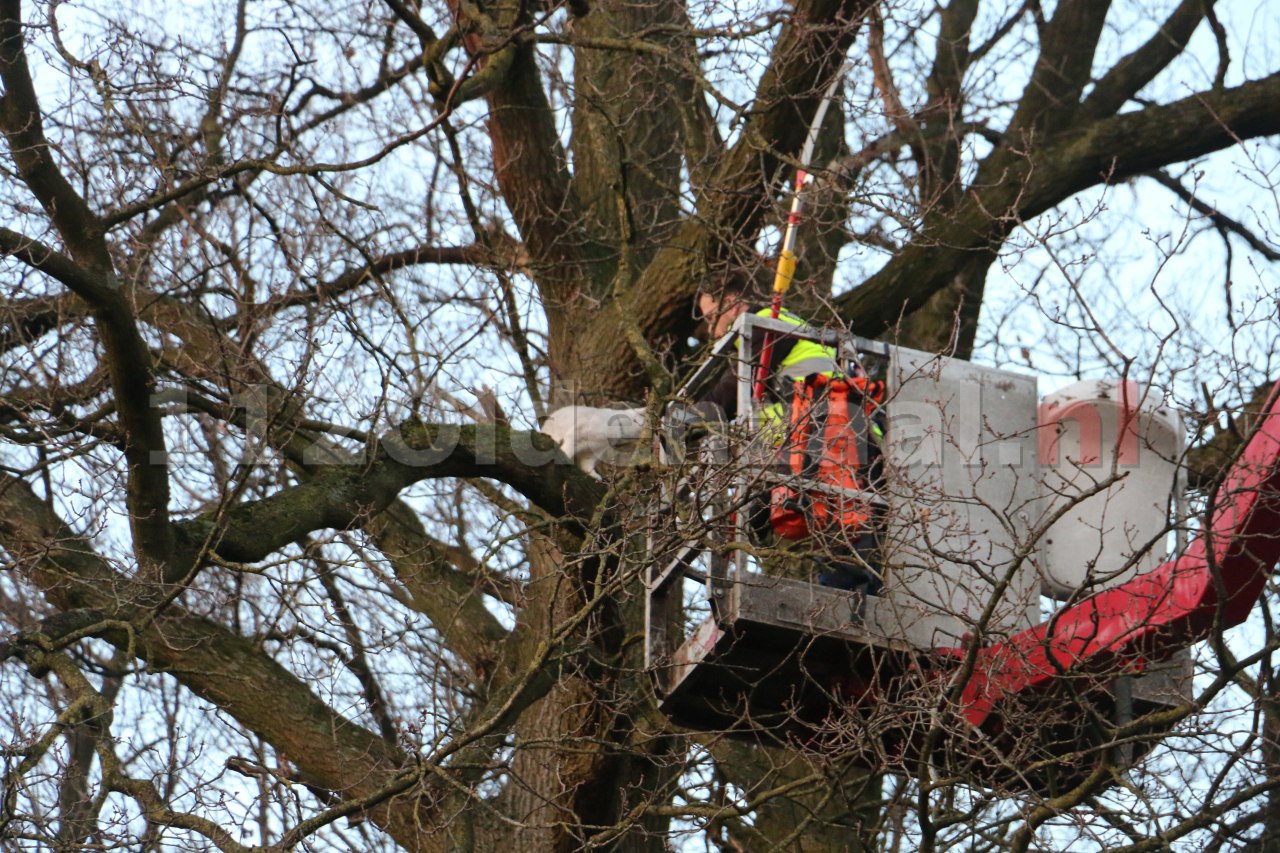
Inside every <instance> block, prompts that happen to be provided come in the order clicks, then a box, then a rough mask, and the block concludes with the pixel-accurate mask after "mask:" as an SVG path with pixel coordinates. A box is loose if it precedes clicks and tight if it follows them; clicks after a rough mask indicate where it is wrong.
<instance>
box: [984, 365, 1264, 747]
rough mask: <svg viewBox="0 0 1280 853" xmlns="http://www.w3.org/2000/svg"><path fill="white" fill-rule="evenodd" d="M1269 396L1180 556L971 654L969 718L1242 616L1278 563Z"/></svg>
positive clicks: (1177, 644)
mask: <svg viewBox="0 0 1280 853" xmlns="http://www.w3.org/2000/svg"><path fill="white" fill-rule="evenodd" d="M1278 393H1280V382H1278V383H1276V386H1275V387H1274V388H1272V389H1271V395H1270V397H1269V398H1268V399H1267V403H1266V405H1265V406H1264V407H1263V409H1262V412H1263V413H1262V415H1261V417H1260V421H1261V422H1260V424H1259V426H1258V429H1257V431H1256V432H1254V434H1253V436H1252V437H1251V438H1250V439H1249V442H1248V443H1247V444H1246V445H1245V448H1244V451H1243V452H1242V453H1241V455H1240V457H1239V459H1237V461H1236V463H1235V464H1234V465H1233V466H1232V467H1231V470H1230V471H1229V472H1228V473H1227V476H1226V478H1225V479H1224V480H1223V483H1222V485H1221V487H1220V488H1219V489H1218V491H1217V493H1216V499H1215V501H1214V504H1213V507H1212V512H1211V515H1210V518H1211V522H1210V524H1209V525H1208V527H1207V528H1206V529H1204V530H1202V531H1201V533H1200V535H1199V536H1197V537H1196V539H1195V541H1194V542H1192V543H1191V546H1190V547H1189V548H1187V550H1186V553H1184V554H1183V555H1182V556H1180V557H1178V558H1176V559H1174V560H1170V561H1169V562H1167V563H1163V564H1162V565H1160V566H1159V567H1157V568H1155V569H1153V570H1152V571H1150V572H1147V573H1146V574H1143V575H1139V576H1138V577H1135V578H1134V579H1132V580H1130V581H1129V582H1127V583H1124V584H1122V585H1120V586H1118V587H1116V588H1114V589H1109V590H1105V591H1103V592H1100V593H1098V594H1096V595H1093V596H1091V597H1089V598H1087V599H1085V600H1084V601H1081V602H1079V603H1078V604H1075V605H1073V606H1071V607H1068V608H1065V609H1064V610H1062V611H1060V612H1059V613H1057V614H1055V615H1054V616H1053V617H1052V618H1051V619H1049V620H1048V621H1047V622H1044V623H1042V624H1040V625H1037V626H1036V627H1034V628H1029V629H1028V630H1026V631H1023V632H1021V633H1019V634H1016V635H1014V636H1013V637H1011V638H1009V640H1008V641H1006V642H1003V643H1000V644H998V645H995V646H991V647H989V648H984V649H982V650H980V651H979V654H978V661H977V666H976V667H975V670H974V673H973V675H972V677H971V678H970V680H969V682H968V685H967V686H966V688H965V690H964V693H963V695H962V699H961V705H962V708H963V712H964V715H965V717H966V718H967V719H968V721H969V722H970V723H972V724H973V725H975V726H978V725H982V724H983V723H984V722H987V721H988V720H989V719H990V718H991V717H992V715H993V714H994V713H995V711H996V708H997V706H998V704H999V703H1000V701H1001V700H1002V699H1005V698H1012V697H1015V696H1018V695H1027V694H1031V693H1034V692H1037V691H1039V690H1042V689H1044V688H1046V687H1048V686H1049V684H1050V683H1051V682H1052V681H1053V679H1055V678H1058V677H1061V676H1062V675H1064V674H1071V675H1087V674H1095V673H1097V674H1100V673H1106V672H1114V670H1115V669H1116V668H1117V667H1118V666H1128V667H1130V668H1132V669H1140V668H1141V667H1142V665H1143V664H1144V663H1145V662H1146V661H1156V660H1161V659H1164V658H1167V657H1169V656H1170V655H1171V654H1173V653H1174V652H1175V651H1177V650H1179V649H1183V648H1186V647H1187V646H1189V645H1191V644H1192V643H1194V642H1196V641H1197V640H1200V639H1203V638H1204V637H1205V636H1207V635H1208V634H1209V632H1210V631H1211V630H1212V629H1214V628H1219V629H1223V628H1229V627H1231V626H1233V625H1238V624H1240V623H1241V622H1243V621H1244V619H1245V617H1246V616H1248V614H1249V611H1250V610H1251V609H1252V608H1253V605H1254V603H1255V602H1256V601H1257V600H1258V597H1259V596H1260V595H1261V594H1262V590H1263V587H1264V586H1265V585H1266V581H1267V577H1268V575H1270V573H1271V570H1272V568H1273V567H1274V566H1275V564H1276V562H1277V561H1278V560H1280V412H1276V411H1274V406H1275V404H1276V398H1277V394H1278Z"/></svg>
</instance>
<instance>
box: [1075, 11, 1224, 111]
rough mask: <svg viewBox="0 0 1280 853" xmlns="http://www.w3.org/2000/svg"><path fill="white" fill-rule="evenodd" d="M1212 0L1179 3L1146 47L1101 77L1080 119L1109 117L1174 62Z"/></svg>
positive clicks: (1086, 101)
mask: <svg viewBox="0 0 1280 853" xmlns="http://www.w3.org/2000/svg"><path fill="white" fill-rule="evenodd" d="M1213 4H1214V0H1182V2H1181V3H1179V4H1178V8H1176V9H1174V10H1173V14H1171V15H1170V16H1169V17H1168V19H1167V20H1166V21H1165V22H1164V24H1162V25H1161V27H1160V29H1159V30H1158V31H1157V32H1156V34H1155V35H1153V36H1152V37H1151V38H1150V39H1149V40H1148V41H1147V43H1146V44H1144V45H1142V46H1141V47H1139V48H1138V49H1137V50H1135V51H1133V52H1132V53H1130V54H1129V55H1128V56H1125V57H1124V58H1123V59H1121V60H1120V61H1119V62H1117V63H1116V64H1115V67H1113V68H1112V69H1111V70H1110V71H1108V72H1107V73H1106V74H1104V75H1103V76H1102V79H1101V80H1099V81H1098V83H1097V85H1095V86H1094V87H1093V91H1092V92H1090V93H1089V97H1087V98H1085V100H1084V104H1083V106H1082V108H1081V118H1087V119H1095V118H1103V117H1105V116H1109V115H1112V114H1114V113H1115V112H1116V110H1118V109H1120V108H1121V107H1122V106H1124V105H1125V103H1126V102H1127V101H1128V100H1129V99H1130V98H1132V97H1133V96H1134V95H1136V94H1138V91H1139V90H1141V89H1142V87H1143V86H1145V85H1147V84H1148V83H1150V82H1151V81H1152V80H1154V79H1155V77H1156V75H1157V74H1159V73H1160V72H1161V71H1163V70H1164V69H1165V68H1166V67H1167V66H1168V65H1169V63H1170V62H1172V61H1173V60H1174V59H1176V58H1177V57H1178V56H1179V55H1180V54H1181V53H1182V51H1183V50H1184V49H1185V48H1186V46H1187V42H1188V41H1190V40H1191V34H1192V33H1194V32H1195V31H1196V28H1197V27H1198V26H1199V25H1200V22H1201V21H1202V20H1204V17H1205V15H1206V14H1207V13H1208V12H1209V10H1210V9H1212V8H1213Z"/></svg>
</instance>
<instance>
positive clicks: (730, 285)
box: [698, 271, 751, 340]
mask: <svg viewBox="0 0 1280 853" xmlns="http://www.w3.org/2000/svg"><path fill="white" fill-rule="evenodd" d="M749 283H750V282H749V281H748V279H747V276H746V274H745V273H742V272H737V271H735V272H729V273H725V274H723V275H720V276H718V277H716V278H714V279H711V280H709V281H708V282H707V284H705V285H703V287H702V288H701V289H699V291H698V316H699V317H701V318H702V319H703V320H705V321H706V324H707V332H708V334H710V336H711V339H712V340H716V339H717V338H719V337H720V336H721V335H723V334H725V333H726V332H728V331H729V329H730V328H731V327H732V326H733V321H734V320H737V319H738V318H739V317H741V316H742V315H743V314H745V313H746V312H747V311H748V310H750V308H751V303H750V302H749V300H748V295H747V293H748V290H749V288H748V285H749Z"/></svg>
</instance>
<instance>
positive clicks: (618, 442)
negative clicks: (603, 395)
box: [542, 406, 644, 480]
mask: <svg viewBox="0 0 1280 853" xmlns="http://www.w3.org/2000/svg"><path fill="white" fill-rule="evenodd" d="M542 431H543V432H545V433H546V434H547V435H549V436H551V437H552V438H553V439H555V441H556V443H557V444H559V445H560V447H561V449H562V450H564V453H565V455H566V456H568V457H569V458H570V459H572V460H573V464H575V465H577V466H578V467H579V468H581V469H582V470H583V471H585V472H587V473H588V474H590V475H591V476H592V477H595V478H596V479H597V480H599V479H600V475H599V474H597V473H596V466H597V465H599V464H600V463H601V462H603V463H604V464H606V465H612V466H615V467H625V466H627V465H630V464H631V459H632V457H633V456H634V455H635V452H636V450H637V449H638V448H639V444H640V436H641V434H642V433H643V432H644V409H643V408H635V409H600V408H597V407H595V406H565V407H564V408H563V409H556V410H555V411H554V412H552V413H551V414H549V415H547V419H546V421H544V422H543V424H542Z"/></svg>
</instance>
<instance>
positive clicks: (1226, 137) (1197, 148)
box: [837, 74, 1280, 336]
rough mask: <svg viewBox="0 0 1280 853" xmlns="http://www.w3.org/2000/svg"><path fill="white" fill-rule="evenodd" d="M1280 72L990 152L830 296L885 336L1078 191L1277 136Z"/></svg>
mask: <svg viewBox="0 0 1280 853" xmlns="http://www.w3.org/2000/svg"><path fill="white" fill-rule="evenodd" d="M1277 99H1280V74H1273V75H1271V76H1269V77H1265V78H1263V79H1261V80H1255V81H1252V82H1249V83H1245V84H1244V85H1242V86H1238V87H1236V88H1233V89H1227V90H1225V91H1222V92H1207V93H1200V94H1196V95H1192V96H1191V97H1188V98H1184V99H1182V100H1180V101H1175V102H1174V103H1171V104H1167V105H1163V106H1155V107H1148V108H1147V109H1144V110H1140V111H1138V112H1133V113H1125V114H1123V115H1119V116H1115V117H1113V118H1109V119H1104V120H1100V121H1096V122H1092V123H1089V124H1085V125H1082V126H1080V127H1079V128H1077V129H1074V130H1072V131H1071V132H1068V133H1062V134H1059V135H1058V136H1057V137H1055V138H1053V139H1052V140H1048V141H1046V144H1045V145H1044V146H1042V147H1038V148H1034V149H1031V150H1029V151H1026V152H1022V153H1019V154H1015V153H1014V152H1010V151H1007V150H1004V149H1001V150H998V151H996V152H994V153H993V154H992V155H991V156H990V157H989V158H988V159H987V160H986V161H985V162H984V163H983V165H982V166H981V168H980V170H979V173H978V177H977V178H976V179H975V181H974V185H973V188H972V189H970V190H969V192H968V193H966V195H965V197H964V199H963V200H962V201H961V203H960V204H959V205H958V206H957V207H956V208H955V209H954V210H952V211H949V212H948V213H947V214H946V215H945V216H943V215H941V214H939V215H937V216H935V217H934V218H933V219H932V220H930V221H928V222H927V223H926V227H925V229H924V230H923V232H922V233H921V234H920V236H919V237H917V238H916V239H914V240H913V241H912V242H911V243H910V244H908V245H907V246H906V247H904V248H903V249H902V250H901V251H899V252H898V254H897V255H895V256H894V258H893V259H892V260H890V261H889V263H888V264H886V265H885V266H884V267H883V268H882V269H881V270H880V271H879V272H877V273H876V274H875V275H873V276H872V277H871V278H869V279H868V280H867V281H866V282H865V283H863V284H862V285H861V286H859V287H857V288H855V289H854V290H852V291H850V292H849V293H847V294H845V295H844V296H842V297H840V298H839V299H838V300H837V304H838V307H839V311H840V314H841V316H843V317H845V318H846V319H847V320H848V321H849V323H850V324H851V326H852V328H853V330H854V331H855V332H857V333H859V334H863V335H868V336H876V335H882V334H884V333H885V332H886V330H888V329H890V328H892V327H893V326H894V325H895V324H896V323H897V321H898V319H899V318H900V317H901V316H904V315H905V314H909V313H911V312H912V311H914V310H916V309H918V308H919V307H920V306H922V305H923V304H924V303H925V301H926V300H928V298H929V297H930V296H932V295H933V294H934V293H936V292H938V291H939V290H941V289H942V288H944V287H947V286H948V285H949V284H950V282H951V281H952V277H953V275H954V271H955V270H956V269H958V268H963V267H964V265H965V264H967V263H970V262H972V263H978V264H989V263H990V262H991V261H992V260H994V259H995V257H996V253H997V252H998V251H999V247H1000V245H1001V244H1002V243H1003V241H1004V239H1005V237H1007V236H1008V234H1009V233H1010V232H1011V231H1012V229H1013V228H1015V227H1017V226H1018V225H1019V224H1021V223H1023V222H1025V221H1027V220H1029V219H1032V218H1033V217H1035V216H1038V215H1039V214H1041V213H1043V212H1044V211H1046V210H1048V209H1049V208H1051V207H1053V206H1054V205H1056V204H1058V203H1060V202H1062V201H1063V200H1065V199H1067V198H1070V197H1071V196H1072V195H1074V194H1075V193H1078V192H1081V191H1082V190H1085V189H1088V188H1089V187H1092V186H1096V185H1098V184H1104V183H1111V182H1115V181H1121V180H1125V179H1127V178H1129V177H1132V176H1133V175H1137V174H1141V173H1144V172H1149V171H1151V170H1152V169H1156V168H1159V167H1161V166H1164V165H1166V164H1168V163H1173V162H1178V161H1181V160H1186V159H1189V158H1193V157H1199V156H1202V155H1204V154H1208V153H1211V152H1213V151H1217V150H1220V149H1223V148H1227V147H1229V146H1231V145H1234V144H1236V143H1237V142H1239V141H1240V140H1242V139H1252V138H1257V137H1261V136H1268V135H1272V134H1276V133H1280V111H1277V110H1276V109H1275V108H1274V104H1275V103H1276V102H1277Z"/></svg>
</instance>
